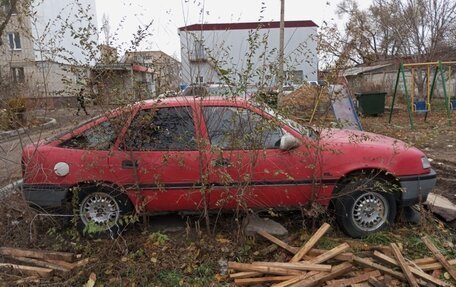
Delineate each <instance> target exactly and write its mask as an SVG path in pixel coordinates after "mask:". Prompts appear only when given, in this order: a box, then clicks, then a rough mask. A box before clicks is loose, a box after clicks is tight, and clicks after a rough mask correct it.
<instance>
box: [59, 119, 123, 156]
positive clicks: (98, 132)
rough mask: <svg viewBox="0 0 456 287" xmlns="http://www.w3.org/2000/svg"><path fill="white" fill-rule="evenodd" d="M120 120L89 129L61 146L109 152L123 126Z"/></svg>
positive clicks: (105, 122)
mask: <svg viewBox="0 0 456 287" xmlns="http://www.w3.org/2000/svg"><path fill="white" fill-rule="evenodd" d="M118 120H119V119H118V118H114V119H110V120H106V121H104V122H102V123H100V124H98V125H96V126H93V127H91V128H88V129H87V130H85V131H84V132H82V133H81V134H80V135H77V136H75V137H72V138H70V139H68V140H66V141H64V142H63V143H61V144H60V145H59V146H60V147H63V148H73V149H87V150H109V149H110V148H111V147H112V145H114V143H115V141H116V138H117V134H118V131H120V128H121V125H123V124H121V123H120V122H119V121H118Z"/></svg>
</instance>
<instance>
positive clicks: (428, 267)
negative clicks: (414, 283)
mask: <svg viewBox="0 0 456 287" xmlns="http://www.w3.org/2000/svg"><path fill="white" fill-rule="evenodd" d="M448 263H450V265H456V259H452V260H448ZM419 267H420V269H421V270H423V271H431V270H437V269H442V268H443V266H442V264H440V262H436V263H431V264H425V265H419Z"/></svg>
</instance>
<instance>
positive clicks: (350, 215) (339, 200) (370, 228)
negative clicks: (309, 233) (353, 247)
mask: <svg viewBox="0 0 456 287" xmlns="http://www.w3.org/2000/svg"><path fill="white" fill-rule="evenodd" d="M333 202H334V206H335V211H336V221H337V223H338V225H339V227H340V229H341V230H342V231H343V232H344V233H345V234H347V235H348V236H351V237H353V238H362V237H366V236H368V235H369V234H372V233H374V232H377V231H381V230H384V229H386V228H388V227H390V226H391V224H392V223H393V222H394V219H395V217H396V212H397V210H396V208H397V207H396V197H395V195H394V186H393V185H392V184H389V183H388V182H387V181H386V180H383V179H373V178H358V179H356V178H355V179H354V180H351V181H350V182H349V183H348V184H346V185H345V186H344V187H343V188H342V189H341V190H340V192H338V193H337V194H336V195H335V197H334V199H333Z"/></svg>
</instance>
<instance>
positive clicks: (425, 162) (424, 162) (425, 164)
mask: <svg viewBox="0 0 456 287" xmlns="http://www.w3.org/2000/svg"><path fill="white" fill-rule="evenodd" d="M421 165H422V166H423V168H424V169H427V168H431V162H430V161H429V159H428V158H427V157H426V156H423V157H422V158H421Z"/></svg>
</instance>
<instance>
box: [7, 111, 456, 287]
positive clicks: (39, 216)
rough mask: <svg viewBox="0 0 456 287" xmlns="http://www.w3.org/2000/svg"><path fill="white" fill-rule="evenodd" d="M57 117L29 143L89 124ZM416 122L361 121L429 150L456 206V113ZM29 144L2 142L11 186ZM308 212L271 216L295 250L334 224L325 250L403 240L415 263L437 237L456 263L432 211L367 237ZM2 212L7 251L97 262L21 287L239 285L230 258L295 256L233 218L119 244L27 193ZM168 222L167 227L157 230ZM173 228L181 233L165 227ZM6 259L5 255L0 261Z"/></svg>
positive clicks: (141, 230)
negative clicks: (245, 231) (230, 274)
mask: <svg viewBox="0 0 456 287" xmlns="http://www.w3.org/2000/svg"><path fill="white" fill-rule="evenodd" d="M54 113H55V117H57V118H58V117H60V123H61V124H60V126H58V127H56V128H55V129H53V130H46V131H45V132H43V133H42V134H41V135H39V134H37V133H33V134H31V135H28V136H27V141H32V140H36V138H37V137H39V138H43V137H47V136H50V135H52V134H54V133H55V132H56V130H58V129H61V128H66V127H68V126H69V125H73V124H75V123H76V122H77V121H80V120H83V118H82V117H79V118H75V117H74V116H73V115H72V111H70V112H69V111H68V110H65V111H55V112H54ZM51 116H52V115H51ZM414 119H415V125H416V129H415V130H410V127H409V125H408V116H407V114H406V113H405V112H404V111H401V110H398V111H396V112H395V114H394V117H393V123H392V125H390V124H388V117H387V115H386V114H385V115H383V116H378V117H365V118H361V121H362V125H363V127H364V129H365V130H367V131H372V132H377V133H381V134H385V135H389V136H393V137H396V138H399V139H402V140H404V141H406V142H407V143H409V144H412V145H415V146H417V147H418V148H420V149H422V150H424V151H425V152H426V153H427V154H428V156H429V157H430V158H431V159H432V165H433V167H434V168H435V169H436V170H437V172H438V182H437V187H436V192H437V193H441V194H443V195H445V196H446V197H447V198H449V199H450V200H452V201H453V202H456V196H455V192H456V190H455V186H456V185H455V179H454V175H455V174H456V148H455V146H456V114H454V115H453V121H454V123H453V126H451V127H450V126H448V125H447V121H446V119H445V117H444V114H431V115H430V116H429V118H428V121H427V122H424V121H423V118H422V116H420V115H416V116H415V117H414ZM22 141H23V139H21V140H19V139H18V138H15V139H11V140H7V141H4V142H2V143H1V147H2V149H3V152H4V153H5V154H4V155H3V158H2V163H3V168H2V171H1V176H2V178H3V179H4V180H3V183H6V182H8V181H10V180H12V179H16V178H19V177H20V173H19V170H20V161H19V159H20V148H19V147H20V144H21V142H22ZM303 214H304V213H301V212H287V213H279V214H276V213H273V212H270V213H267V214H266V215H267V216H269V217H272V218H273V219H274V220H276V221H278V222H280V223H282V224H283V225H284V226H285V227H286V228H287V229H288V230H289V233H290V234H291V235H295V236H294V238H293V239H292V240H291V242H290V244H291V245H293V246H301V245H302V244H303V243H304V242H305V241H306V240H307V239H308V238H309V237H310V235H311V234H312V232H313V231H314V230H315V229H316V228H318V226H319V225H320V224H321V223H322V222H328V223H330V224H331V225H332V226H333V228H332V229H331V231H330V232H329V233H328V234H327V236H325V237H324V239H322V240H320V242H319V244H318V246H317V247H318V248H323V249H329V248H332V247H334V246H336V245H337V244H339V243H341V242H345V241H348V242H349V243H350V245H351V246H352V250H353V251H356V252H361V251H365V250H369V248H370V247H371V246H374V245H386V244H389V243H390V242H400V243H403V244H404V253H405V256H406V257H407V258H409V259H414V258H421V257H424V256H429V255H430V254H429V252H428V251H426V247H425V246H424V245H423V243H422V242H421V241H420V237H421V236H423V235H424V234H429V235H431V236H432V237H433V239H434V240H435V242H437V243H438V244H439V247H441V250H443V251H444V252H445V255H446V256H448V257H449V258H456V251H455V248H454V244H456V237H455V234H454V233H453V231H451V230H449V229H447V228H446V227H445V225H444V224H443V223H442V222H441V221H440V220H438V219H436V218H434V217H433V216H432V215H430V214H429V213H427V212H426V211H425V210H423V212H422V219H421V222H420V223H419V224H418V225H409V224H405V223H398V224H397V225H396V226H395V228H394V230H393V231H386V232H380V233H378V234H376V235H374V236H371V237H368V238H365V239H363V240H352V239H349V238H347V237H345V236H344V235H343V234H342V233H341V232H340V231H339V230H338V229H337V227H336V224H335V222H334V218H332V217H331V216H329V215H327V214H325V213H323V214H319V215H318V216H314V217H309V216H305V215H303ZM0 215H1V218H0V246H10V247H24V248H38V249H45V250H54V251H66V252H74V253H77V254H82V257H83V258H93V260H92V261H91V263H89V264H88V265H87V266H85V267H84V268H82V269H78V270H76V271H72V272H71V273H69V274H65V275H59V274H56V275H54V276H53V277H51V278H48V279H42V280H40V282H39V283H30V284H25V283H24V284H19V285H17V286H82V285H83V284H84V283H86V282H87V280H88V278H89V276H90V274H91V273H95V274H96V276H97V280H96V282H97V283H96V285H95V286H131V287H133V286H170V287H174V286H232V281H230V280H228V279H227V275H226V262H227V261H232V260H234V261H240V262H249V261H253V260H255V261H268V260H287V258H289V257H290V254H288V253H287V252H286V251H283V250H280V249H275V248H271V246H270V244H269V243H268V242H266V241H264V240H261V239H259V238H251V237H244V236H242V235H241V233H240V230H241V229H240V226H241V223H240V221H239V220H238V218H236V217H235V216H234V215H233V214H223V215H221V217H220V218H218V221H217V224H216V225H213V226H211V227H212V230H211V233H209V232H208V231H207V230H206V229H205V228H203V225H204V224H203V220H202V218H201V217H200V216H183V217H180V216H178V219H177V223H170V224H167V223H166V222H167V221H166V220H168V219H167V218H166V217H160V216H156V217H153V218H152V219H150V220H145V221H144V220H143V219H142V218H141V219H140V222H138V223H136V224H133V225H130V226H129V227H128V229H127V231H126V232H125V233H124V234H123V235H122V236H121V237H119V238H117V239H115V240H111V239H102V240H100V239H99V240H89V239H86V238H83V237H81V236H80V235H79V234H78V233H77V232H76V231H75V229H74V228H73V227H72V224H71V223H69V222H68V221H69V220H65V218H61V217H52V216H49V214H47V213H44V212H42V211H37V210H31V209H30V208H28V207H27V206H26V204H25V203H24V201H23V200H22V196H21V195H20V194H19V193H15V194H13V195H11V196H10V197H9V198H7V199H3V200H1V201H0ZM211 219H212V222H213V223H214V222H215V219H216V218H211ZM160 223H162V226H164V228H163V229H160V228H158V229H157V226H160ZM171 225H173V226H174V225H175V228H171V229H170V228H165V227H167V226H168V227H169V226H171ZM3 259H4V258H1V257H0V261H2V260H3ZM23 277H24V276H22V275H21V274H19V273H14V272H10V271H8V270H0V286H16V284H15V282H17V281H18V280H19V279H21V278H23Z"/></svg>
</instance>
